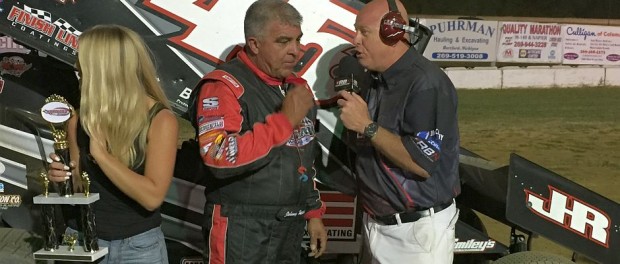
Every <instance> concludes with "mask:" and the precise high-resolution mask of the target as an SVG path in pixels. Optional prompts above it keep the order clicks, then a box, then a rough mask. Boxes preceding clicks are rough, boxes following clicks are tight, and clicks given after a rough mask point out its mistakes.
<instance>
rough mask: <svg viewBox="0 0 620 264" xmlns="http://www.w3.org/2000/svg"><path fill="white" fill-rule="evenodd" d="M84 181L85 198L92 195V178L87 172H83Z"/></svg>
mask: <svg viewBox="0 0 620 264" xmlns="http://www.w3.org/2000/svg"><path fill="white" fill-rule="evenodd" d="M82 180H84V196H86V197H88V195H89V194H90V178H89V177H88V173H87V172H85V171H83V172H82Z"/></svg>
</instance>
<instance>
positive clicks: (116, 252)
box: [97, 227, 168, 264]
mask: <svg viewBox="0 0 620 264" xmlns="http://www.w3.org/2000/svg"><path fill="white" fill-rule="evenodd" d="M98 242H99V247H107V248H108V254H107V255H105V257H103V258H102V259H100V260H99V261H97V263H100V264H117V263H118V264H121V263H122V264H141V263H144V264H154V263H162V264H168V253H167V252H166V241H165V240H164V233H163V232H162V231H161V227H156V228H153V229H151V230H149V231H146V232H144V233H141V234H137V235H135V236H132V237H128V238H125V239H120V240H112V241H107V240H102V239H99V241H98Z"/></svg>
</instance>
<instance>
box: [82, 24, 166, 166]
mask: <svg viewBox="0 0 620 264" xmlns="http://www.w3.org/2000/svg"><path fill="white" fill-rule="evenodd" d="M77 67H78V71H79V73H80V75H81V85H80V86H81V99H80V112H79V116H80V122H81V124H82V126H83V127H84V130H85V131H86V133H87V134H88V135H89V136H92V135H93V133H94V134H96V135H99V137H100V138H99V140H101V141H102V142H105V143H106V144H107V148H108V151H109V152H110V153H111V154H112V155H113V156H114V157H116V158H117V159H119V160H120V161H121V162H123V163H124V164H126V165H127V166H128V167H132V168H135V167H138V166H139V165H141V164H142V163H143V162H144V160H145V151H146V137H147V132H148V128H149V124H148V122H149V121H148V111H149V109H148V107H147V98H148V97H149V96H150V97H152V98H153V99H155V100H156V101H159V102H161V103H162V104H164V105H165V106H166V107H168V108H169V104H168V100H167V99H166V96H165V94H164V92H163V91H162V89H161V86H160V85H159V83H158V81H157V73H156V70H155V66H154V64H153V61H152V60H151V53H150V50H149V49H148V48H147V46H146V45H145V43H144V41H143V40H142V38H141V37H140V36H139V35H138V34H137V33H135V32H134V31H132V30H131V29H128V28H126V27H123V26H118V25H99V26H95V27H93V28H91V29H89V30H87V31H85V32H84V33H82V35H81V36H80V38H79V50H78V63H77Z"/></svg>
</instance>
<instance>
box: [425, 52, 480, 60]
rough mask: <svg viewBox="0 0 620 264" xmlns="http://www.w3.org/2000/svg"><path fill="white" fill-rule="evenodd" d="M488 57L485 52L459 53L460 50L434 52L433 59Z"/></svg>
mask: <svg viewBox="0 0 620 264" xmlns="http://www.w3.org/2000/svg"><path fill="white" fill-rule="evenodd" d="M487 58H489V54H486V53H460V52H435V53H433V59H440V60H485V59H487Z"/></svg>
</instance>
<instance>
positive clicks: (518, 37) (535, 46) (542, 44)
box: [497, 22, 562, 63]
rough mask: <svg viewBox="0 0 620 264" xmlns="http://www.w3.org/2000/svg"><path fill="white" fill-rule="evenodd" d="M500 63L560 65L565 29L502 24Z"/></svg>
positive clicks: (514, 23) (539, 25)
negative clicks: (563, 31)
mask: <svg viewBox="0 0 620 264" xmlns="http://www.w3.org/2000/svg"><path fill="white" fill-rule="evenodd" d="M499 27H500V36H499V45H498V49H497V51H498V54H497V61H498V62H517V63H561V62H562V56H560V53H561V52H562V26H561V25H559V24H541V23H528V22H501V23H500V26H499Z"/></svg>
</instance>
